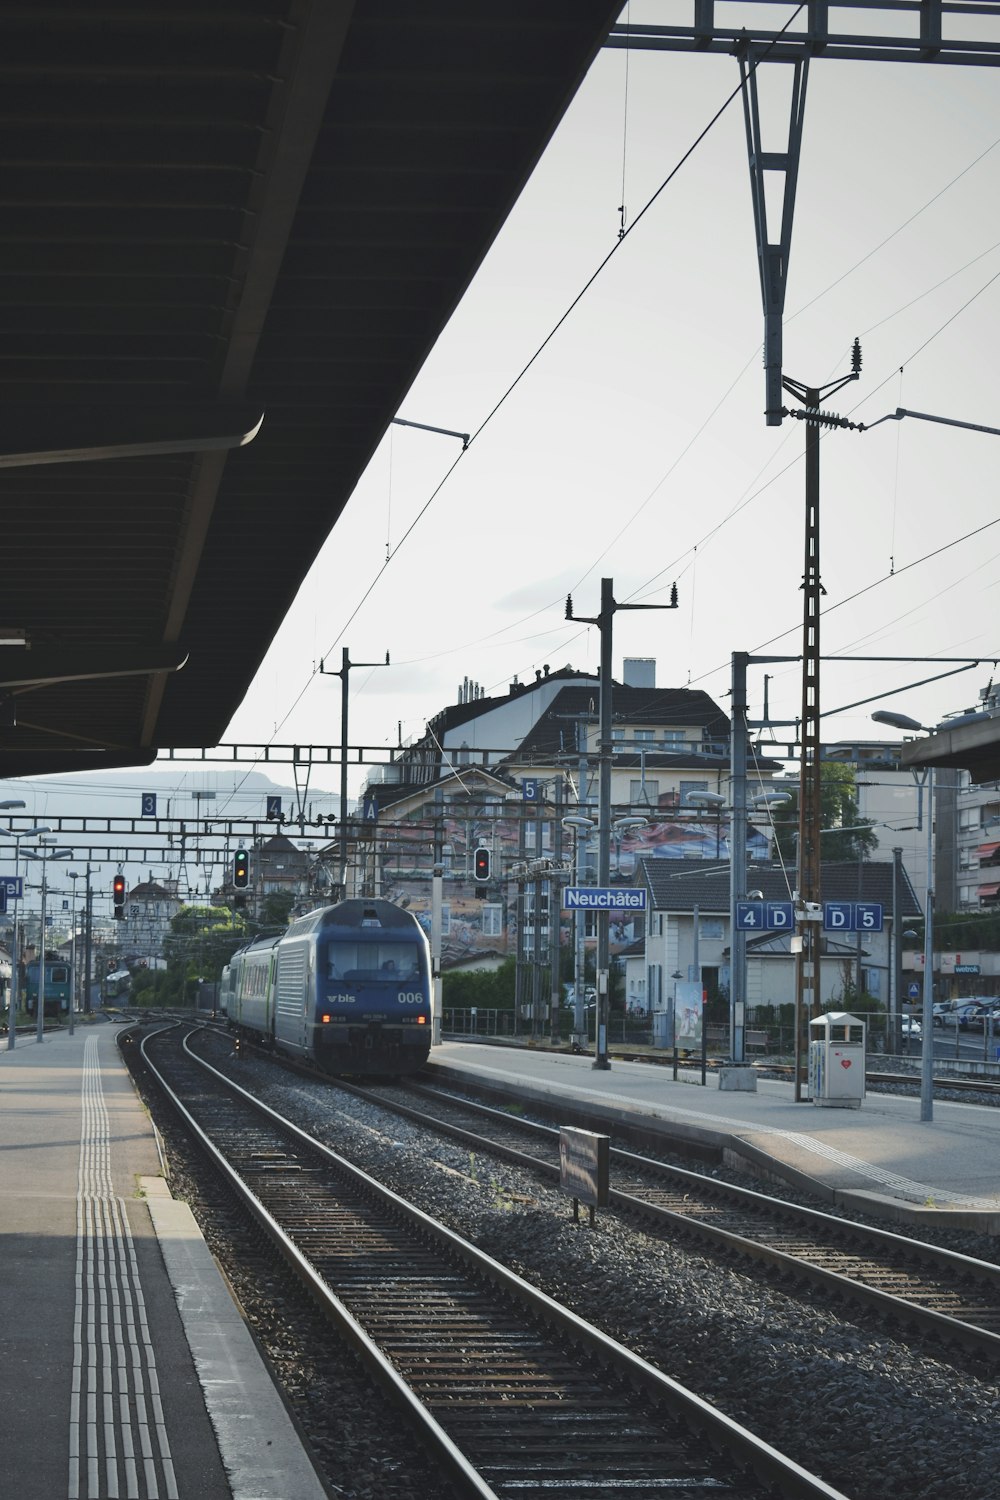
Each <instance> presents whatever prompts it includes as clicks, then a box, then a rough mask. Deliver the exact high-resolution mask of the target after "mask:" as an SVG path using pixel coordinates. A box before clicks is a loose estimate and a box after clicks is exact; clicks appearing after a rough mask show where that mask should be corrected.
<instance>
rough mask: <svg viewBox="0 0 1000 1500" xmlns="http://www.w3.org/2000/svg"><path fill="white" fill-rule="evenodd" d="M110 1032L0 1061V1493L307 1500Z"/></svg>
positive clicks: (51, 1498) (252, 1349)
mask: <svg viewBox="0 0 1000 1500" xmlns="http://www.w3.org/2000/svg"><path fill="white" fill-rule="evenodd" d="M115 1030H116V1028H115V1027H114V1026H113V1025H111V1024H110V1023H108V1022H106V1021H100V1022H95V1023H93V1024H86V1023H81V1024H78V1025H77V1027H76V1028H75V1033H74V1035H73V1036H69V1035H68V1034H67V1033H65V1032H57V1033H51V1034H48V1035H46V1037H45V1040H44V1041H43V1042H42V1043H41V1044H39V1043H38V1042H37V1041H36V1040H35V1039H34V1038H30V1039H29V1038H23V1037H18V1039H17V1043H16V1046H15V1047H14V1050H13V1051H7V1050H0V1412H2V1413H3V1416H2V1420H0V1494H3V1495H9V1496H15V1495H16V1496H17V1497H18V1500H62V1497H66V1500H231V1497H234V1500H322V1497H323V1496H324V1495H325V1494H326V1490H325V1488H324V1486H323V1485H322V1484H321V1483H320V1481H319V1479H318V1477H317V1475H316V1473H315V1470H314V1469H313V1466H312V1463H311V1461H310V1460H309V1458H308V1456H307V1455H306V1453H305V1451H304V1449H303V1446H302V1443H301V1441H300V1439H299V1436H298V1433H297V1430H296V1428H295V1426H294V1423H293V1422H292V1420H291V1418H290V1416H289V1415H288V1412H287V1411H286V1409H285V1406H284V1404H283V1402H282V1400H281V1397H280V1396H279V1394H278V1392H277V1390H276V1389H275V1387H274V1385H273V1383H272V1381H271V1379H270V1376H269V1374H268V1372H267V1370H266V1367H265V1366H264V1364H263V1361H262V1359H261V1357H260V1354H259V1352H258V1350H257V1347H256V1345H255V1343H254V1341H253V1339H252V1337H251V1335H250V1333H249V1331H248V1329H247V1327H246V1325H245V1323H244V1321H243V1319H242V1316H241V1314H240V1312H239V1309H238V1308H237V1307H236V1304H235V1303H234V1302H233V1299H232V1297H231V1295H230V1293H229V1291H228V1288H227V1286H226V1283H225V1281H224V1280H223V1278H222V1276H221V1274H220V1272H219V1269H218V1267H217V1266H216V1264H215V1261H214V1260H213V1258H212V1256H211V1254H210V1252H209V1250H208V1247H207V1245H206V1244H205V1241H204V1240H203V1238H202V1236H201V1233H200V1231H199V1229H198V1227H197V1225H196V1223H195V1221H194V1218H193V1216H192V1215H191V1212H190V1210H189V1209H188V1208H187V1206H186V1205H185V1204H182V1203H176V1202H174V1201H173V1199H171V1197H170V1195H169V1191H168V1190H167V1187H166V1184H165V1182H164V1180H163V1176H162V1172H161V1163H160V1159H159V1155H158V1150H157V1144H156V1139H155V1135H154V1132H153V1128H152V1124H151V1122H150V1119H149V1116H148V1115H147V1114H146V1112H145V1110H144V1109H143V1107H142V1105H141V1104H140V1102H139V1099H138V1097H137V1095H136V1093H135V1090H134V1089H133V1087H132V1083H131V1081H130V1079H129V1077H128V1074H127V1072H126V1070H125V1066H124V1064H123V1062H122V1060H121V1056H120V1054H119V1052H118V1048H117V1046H116V1043H115Z"/></svg>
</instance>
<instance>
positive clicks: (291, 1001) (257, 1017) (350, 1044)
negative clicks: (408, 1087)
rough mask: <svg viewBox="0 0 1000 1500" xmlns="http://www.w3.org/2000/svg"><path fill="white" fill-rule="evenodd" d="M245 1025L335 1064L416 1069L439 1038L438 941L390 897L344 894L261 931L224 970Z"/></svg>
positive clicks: (266, 1040)
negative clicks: (434, 1025) (434, 989)
mask: <svg viewBox="0 0 1000 1500" xmlns="http://www.w3.org/2000/svg"><path fill="white" fill-rule="evenodd" d="M220 1008H221V1009H224V1010H225V1012H226V1014H227V1017H228V1021H229V1025H230V1027H232V1028H233V1029H235V1030H236V1031H237V1032H239V1033H241V1034H243V1035H245V1036H248V1037H251V1038H252V1039H253V1040H255V1041H257V1042H260V1043H263V1044H264V1045H265V1046H270V1047H273V1048H275V1049H276V1050H278V1051H280V1052H287V1053H290V1054H292V1055H293V1056H298V1057H308V1058H311V1059H312V1060H313V1061H314V1062H316V1063H318V1064H319V1066H320V1067H322V1068H324V1069H325V1070H326V1071H327V1072H329V1073H334V1074H342V1075H355V1076H361V1075H368V1076H382V1077H386V1076H390V1077H391V1076H395V1075H398V1074H403V1073H414V1072H416V1070H417V1069H418V1068H420V1067H422V1066H423V1064H424V1063H425V1062H426V1061H427V1058H428V1055H429V1053H430V1045H431V966H430V950H429V948H428V944H427V939H426V937H425V935H424V932H423V929H422V927H421V926H420V923H419V922H418V921H417V920H416V918H415V917H414V916H412V915H411V914H410V913H409V912H407V911H404V910H403V909H402V907H399V906H395V905H394V904H393V903H392V902H391V901H381V900H355V901H341V902H339V903H338V904H337V905H336V906H326V907H322V908H321V909H320V910H318V911H312V912H309V914H308V915H307V916H304V917H300V918H299V919H298V920H297V921H295V922H293V923H292V924H291V926H290V927H289V928H288V929H287V931H286V932H285V933H283V934H282V936H281V937H264V938H257V939H256V940H255V941H254V942H252V943H248V944H247V946H246V947H245V948H241V949H239V951H238V952H236V953H234V954H233V957H232V958H231V959H230V961H229V965H228V967H227V968H226V969H224V970H223V973H222V981H221V985H220Z"/></svg>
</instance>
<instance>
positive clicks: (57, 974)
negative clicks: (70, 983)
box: [52, 968, 69, 984]
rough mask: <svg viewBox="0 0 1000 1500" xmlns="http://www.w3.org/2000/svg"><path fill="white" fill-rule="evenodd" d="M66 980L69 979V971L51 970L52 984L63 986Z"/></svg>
mask: <svg viewBox="0 0 1000 1500" xmlns="http://www.w3.org/2000/svg"><path fill="white" fill-rule="evenodd" d="M68 979H69V970H68V969H62V968H59V969H53V970H52V983H53V984H65V983H66V981H67V980H68Z"/></svg>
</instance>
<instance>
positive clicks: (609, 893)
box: [562, 885, 646, 911]
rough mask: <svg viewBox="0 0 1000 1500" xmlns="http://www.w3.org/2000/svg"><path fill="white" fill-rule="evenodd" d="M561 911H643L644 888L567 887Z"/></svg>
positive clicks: (615, 886) (609, 886)
mask: <svg viewBox="0 0 1000 1500" xmlns="http://www.w3.org/2000/svg"><path fill="white" fill-rule="evenodd" d="M562 905H563V911H645V910H646V888H645V886H643V887H642V888H641V889H640V888H638V887H629V886H620V885H568V886H566V888H565V890H564V891H563V898H562Z"/></svg>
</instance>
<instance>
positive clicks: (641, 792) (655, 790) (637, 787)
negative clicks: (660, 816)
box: [628, 776, 660, 807]
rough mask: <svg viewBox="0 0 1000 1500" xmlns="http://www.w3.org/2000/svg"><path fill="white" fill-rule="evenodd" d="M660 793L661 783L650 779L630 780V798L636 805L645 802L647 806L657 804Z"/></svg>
mask: <svg viewBox="0 0 1000 1500" xmlns="http://www.w3.org/2000/svg"><path fill="white" fill-rule="evenodd" d="M659 795H660V783H659V782H658V781H650V779H649V777H648V776H647V777H646V780H645V781H630V782H629V784H628V800H629V802H630V803H631V804H632V806H633V807H634V806H635V804H636V803H639V804H640V805H642V804H645V805H646V806H647V807H653V806H655V804H656V802H657V799H658V798H659Z"/></svg>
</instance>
